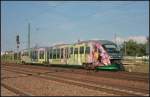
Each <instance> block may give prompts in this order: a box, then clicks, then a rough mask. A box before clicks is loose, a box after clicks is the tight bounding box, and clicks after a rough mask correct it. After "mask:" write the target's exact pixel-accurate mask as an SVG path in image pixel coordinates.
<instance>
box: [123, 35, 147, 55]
mask: <svg viewBox="0 0 150 97" xmlns="http://www.w3.org/2000/svg"><path fill="white" fill-rule="evenodd" d="M121 52H122V53H123V55H125V56H139V57H140V56H145V55H149V37H147V42H146V43H137V42H136V41H134V40H132V39H131V40H128V41H126V42H124V43H122V45H121Z"/></svg>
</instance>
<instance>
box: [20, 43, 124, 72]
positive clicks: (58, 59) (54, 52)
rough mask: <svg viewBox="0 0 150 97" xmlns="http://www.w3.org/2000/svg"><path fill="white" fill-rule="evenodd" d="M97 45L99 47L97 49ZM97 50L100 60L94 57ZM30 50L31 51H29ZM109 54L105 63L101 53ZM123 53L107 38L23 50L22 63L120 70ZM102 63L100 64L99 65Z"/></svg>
mask: <svg viewBox="0 0 150 97" xmlns="http://www.w3.org/2000/svg"><path fill="white" fill-rule="evenodd" d="M95 47H97V48H96V49H95ZM94 50H97V54H98V55H99V56H98V59H96V61H98V62H99V63H98V64H97V65H95V64H96V61H95V60H94V58H93V51H94ZM28 52H30V53H28ZM103 52H104V54H106V55H107V59H108V61H109V60H110V62H108V63H106V64H104V62H103V61H101V60H102V59H103V57H102V56H101V54H102V53H103ZM121 59H122V55H121V52H120V51H119V49H118V47H117V45H116V44H115V43H113V42H111V41H107V40H88V41H80V42H78V43H74V44H59V45H54V46H51V47H39V48H31V49H30V50H28V49H25V50H22V51H21V56H20V60H21V62H22V63H37V64H53V65H69V66H71V65H78V66H83V67H84V68H86V69H103V70H120V66H121ZM99 64H100V65H99Z"/></svg>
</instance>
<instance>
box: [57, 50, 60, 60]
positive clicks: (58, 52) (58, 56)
mask: <svg viewBox="0 0 150 97" xmlns="http://www.w3.org/2000/svg"><path fill="white" fill-rule="evenodd" d="M59 58H60V49H57V59H59Z"/></svg>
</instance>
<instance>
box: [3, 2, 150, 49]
mask: <svg viewBox="0 0 150 97" xmlns="http://www.w3.org/2000/svg"><path fill="white" fill-rule="evenodd" d="M29 23H30V25H31V31H30V32H31V33H30V34H31V47H34V46H35V45H37V46H51V45H54V44H59V43H74V42H77V40H92V39H104V40H111V41H114V37H115V35H116V40H117V42H118V43H120V42H123V41H125V40H129V39H134V40H136V41H138V42H144V41H145V40H146V39H145V37H147V36H149V2H148V1H2V2H1V50H2V51H8V50H13V51H14V50H16V35H17V34H19V36H20V50H21V49H26V48H27V46H28V24H29Z"/></svg>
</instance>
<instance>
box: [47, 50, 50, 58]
mask: <svg viewBox="0 0 150 97" xmlns="http://www.w3.org/2000/svg"><path fill="white" fill-rule="evenodd" d="M49 58H50V50H48V51H47V59H49Z"/></svg>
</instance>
